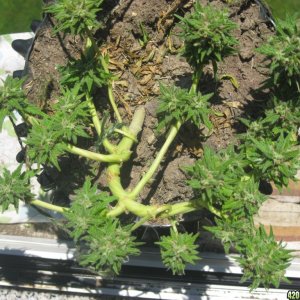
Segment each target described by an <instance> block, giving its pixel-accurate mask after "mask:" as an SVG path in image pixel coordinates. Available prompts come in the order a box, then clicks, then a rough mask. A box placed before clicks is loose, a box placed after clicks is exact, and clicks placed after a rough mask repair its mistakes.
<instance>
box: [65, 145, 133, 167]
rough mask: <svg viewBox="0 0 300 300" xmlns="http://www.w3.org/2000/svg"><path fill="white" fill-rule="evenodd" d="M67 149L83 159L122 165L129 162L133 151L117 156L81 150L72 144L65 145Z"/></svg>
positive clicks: (120, 153)
mask: <svg viewBox="0 0 300 300" xmlns="http://www.w3.org/2000/svg"><path fill="white" fill-rule="evenodd" d="M65 148H66V150H67V151H68V152H70V153H72V154H76V155H80V156H82V157H85V158H88V159H92V160H96V161H100V162H108V163H121V162H124V161H127V160H128V159H129V158H130V155H131V151H123V152H119V153H117V154H100V153H95V152H92V151H89V150H85V149H81V148H78V147H76V146H73V145H71V144H65Z"/></svg>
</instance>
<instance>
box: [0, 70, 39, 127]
mask: <svg viewBox="0 0 300 300" xmlns="http://www.w3.org/2000/svg"><path fill="white" fill-rule="evenodd" d="M24 81H25V79H16V78H12V77H11V76H8V77H7V78H6V80H5V82H4V85H3V86H0V131H1V130H2V125H3V121H4V118H5V117H11V118H12V119H15V115H14V110H16V111H18V112H19V113H20V114H21V115H22V116H24V115H26V114H32V115H42V112H41V111H40V109H39V108H37V107H36V106H33V105H31V104H30V103H29V102H28V100H27V99H26V96H25V94H24V91H23V90H22V86H23V84H24Z"/></svg>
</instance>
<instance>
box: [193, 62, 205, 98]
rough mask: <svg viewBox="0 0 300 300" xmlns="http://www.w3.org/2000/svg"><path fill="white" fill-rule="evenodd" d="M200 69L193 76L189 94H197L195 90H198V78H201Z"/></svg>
mask: <svg viewBox="0 0 300 300" xmlns="http://www.w3.org/2000/svg"><path fill="white" fill-rule="evenodd" d="M202 69H203V68H202V67H200V68H199V69H198V70H196V71H195V72H194V74H193V83H192V86H191V88H190V92H194V93H196V92H197V88H198V85H199V81H200V78H201V75H202Z"/></svg>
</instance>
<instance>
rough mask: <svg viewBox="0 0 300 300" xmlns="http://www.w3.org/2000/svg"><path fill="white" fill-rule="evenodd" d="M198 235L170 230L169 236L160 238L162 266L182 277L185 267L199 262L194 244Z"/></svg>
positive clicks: (158, 243)
mask: <svg viewBox="0 0 300 300" xmlns="http://www.w3.org/2000/svg"><path fill="white" fill-rule="evenodd" d="M198 236H199V234H192V233H190V234H189V233H178V232H175V231H174V230H173V229H171V232H170V235H169V236H163V237H161V240H160V242H157V243H156V244H157V245H159V246H160V253H161V257H162V261H163V263H164V265H165V266H166V267H167V268H168V269H171V270H172V273H173V274H174V275H175V274H178V275H183V274H184V270H185V267H186V265H187V264H188V263H189V264H195V263H196V262H197V260H199V259H200V258H199V256H198V251H197V248H198V246H197V245H196V244H195V242H196V239H197V238H198Z"/></svg>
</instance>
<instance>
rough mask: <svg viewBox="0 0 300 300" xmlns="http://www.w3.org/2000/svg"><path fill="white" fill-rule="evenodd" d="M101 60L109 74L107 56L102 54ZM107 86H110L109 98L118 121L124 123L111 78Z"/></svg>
mask: <svg viewBox="0 0 300 300" xmlns="http://www.w3.org/2000/svg"><path fill="white" fill-rule="evenodd" d="M100 60H101V64H102V67H103V69H104V71H105V72H106V73H107V74H109V70H108V65H107V63H106V61H105V57H104V56H103V55H101V56H100ZM107 87H108V99H109V102H110V105H111V106H112V108H113V110H114V113H115V115H116V118H117V120H118V122H119V123H122V118H121V115H120V113H119V110H118V107H117V104H116V101H115V97H114V93H113V87H112V82H111V80H109V82H108V84H107Z"/></svg>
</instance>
